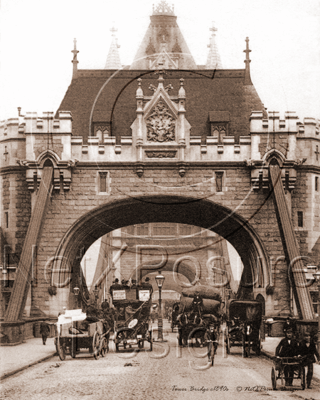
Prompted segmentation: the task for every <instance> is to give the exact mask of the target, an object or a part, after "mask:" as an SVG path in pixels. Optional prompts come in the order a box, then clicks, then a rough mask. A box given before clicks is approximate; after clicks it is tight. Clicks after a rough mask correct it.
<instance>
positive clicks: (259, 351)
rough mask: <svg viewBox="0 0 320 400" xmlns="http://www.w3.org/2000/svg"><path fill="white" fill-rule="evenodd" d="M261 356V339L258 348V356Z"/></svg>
mask: <svg viewBox="0 0 320 400" xmlns="http://www.w3.org/2000/svg"><path fill="white" fill-rule="evenodd" d="M260 354H261V340H260V339H259V340H258V344H257V347H256V355H257V356H260Z"/></svg>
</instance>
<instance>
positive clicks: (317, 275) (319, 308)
mask: <svg viewBox="0 0 320 400" xmlns="http://www.w3.org/2000/svg"><path fill="white" fill-rule="evenodd" d="M313 277H314V279H315V280H316V282H317V284H318V304H317V313H318V352H319V353H320V271H318V272H315V273H314V274H313Z"/></svg>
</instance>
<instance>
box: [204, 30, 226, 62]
mask: <svg viewBox="0 0 320 400" xmlns="http://www.w3.org/2000/svg"><path fill="white" fill-rule="evenodd" d="M217 30H218V29H217V28H216V27H215V26H214V23H212V27H211V28H210V31H211V32H212V35H211V38H210V43H209V44H208V47H209V53H208V58H207V63H206V69H222V64H221V59H220V54H219V52H218V47H217V43H216V39H215V36H216V34H215V32H217Z"/></svg>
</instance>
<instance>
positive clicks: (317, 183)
mask: <svg viewBox="0 0 320 400" xmlns="http://www.w3.org/2000/svg"><path fill="white" fill-rule="evenodd" d="M318 180H319V178H318V177H317V176H316V178H315V184H314V187H315V190H316V192H317V191H318V187H319V182H318Z"/></svg>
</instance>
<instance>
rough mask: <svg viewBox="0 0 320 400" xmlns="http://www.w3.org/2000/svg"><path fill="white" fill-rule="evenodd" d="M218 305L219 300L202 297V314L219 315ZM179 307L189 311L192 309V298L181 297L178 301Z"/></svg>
mask: <svg viewBox="0 0 320 400" xmlns="http://www.w3.org/2000/svg"><path fill="white" fill-rule="evenodd" d="M220 305H221V302H220V301H217V300H211V299H203V303H202V313H203V314H213V315H220ZM180 309H181V310H184V311H185V312H190V311H192V310H193V298H191V297H182V298H181V302H180Z"/></svg>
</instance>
